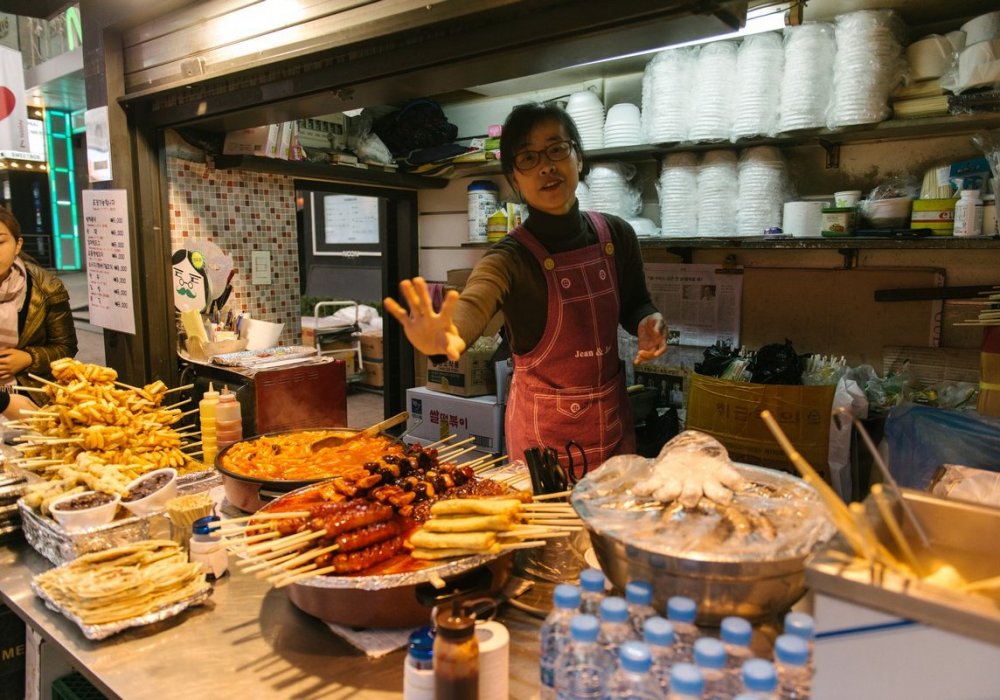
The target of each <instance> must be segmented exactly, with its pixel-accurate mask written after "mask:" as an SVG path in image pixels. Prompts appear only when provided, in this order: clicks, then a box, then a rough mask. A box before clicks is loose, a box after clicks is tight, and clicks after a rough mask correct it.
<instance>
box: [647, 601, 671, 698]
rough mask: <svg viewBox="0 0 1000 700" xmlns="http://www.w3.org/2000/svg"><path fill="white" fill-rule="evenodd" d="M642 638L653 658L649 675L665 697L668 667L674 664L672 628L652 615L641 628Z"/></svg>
mask: <svg viewBox="0 0 1000 700" xmlns="http://www.w3.org/2000/svg"><path fill="white" fill-rule="evenodd" d="M642 638H643V640H644V641H645V642H646V646H648V647H649V653H650V655H651V656H652V657H653V663H652V669H651V673H652V674H653V677H654V678H655V679H656V682H657V683H659V684H660V690H662V691H663V694H664V695H666V693H667V691H668V690H669V689H670V667H671V666H673V664H674V628H673V625H671V624H670V622H669V621H668V620H667V619H666V618H665V617H660V616H659V615H654V616H653V617H650V618H647V619H646V622H645V624H643V626H642Z"/></svg>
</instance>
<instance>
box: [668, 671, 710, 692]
mask: <svg viewBox="0 0 1000 700" xmlns="http://www.w3.org/2000/svg"><path fill="white" fill-rule="evenodd" d="M704 690H705V680H704V679H703V678H702V677H701V671H699V670H698V667H697V666H695V665H694V664H689V663H684V662H681V663H679V664H674V667H673V668H672V669H670V692H669V693H668V694H667V700H702V693H703V692H704Z"/></svg>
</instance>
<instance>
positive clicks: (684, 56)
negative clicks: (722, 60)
mask: <svg viewBox="0 0 1000 700" xmlns="http://www.w3.org/2000/svg"><path fill="white" fill-rule="evenodd" d="M697 57H698V47H684V48H679V49H670V50H667V51H661V52H659V53H658V54H656V55H655V56H654V57H653V59H652V60H651V61H650V62H649V63H648V64H646V70H645V72H644V73H643V76H642V133H643V136H644V137H645V139H644V140H645V142H646V143H676V142H678V141H686V140H687V138H688V124H689V121H690V110H691V85H692V82H693V80H694V69H695V63H696V60H697Z"/></svg>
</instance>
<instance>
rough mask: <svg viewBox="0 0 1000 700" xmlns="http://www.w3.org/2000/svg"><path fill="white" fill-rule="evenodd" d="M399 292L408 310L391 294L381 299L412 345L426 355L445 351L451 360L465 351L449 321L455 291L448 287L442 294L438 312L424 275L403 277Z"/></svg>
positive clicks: (441, 353)
mask: <svg viewBox="0 0 1000 700" xmlns="http://www.w3.org/2000/svg"><path fill="white" fill-rule="evenodd" d="M399 293H400V295H401V296H402V297H403V300H404V301H405V302H406V305H407V306H408V307H409V309H410V311H409V313H407V311H406V309H404V308H403V307H402V306H400V304H399V303H398V302H397V301H396V300H395V299H393V298H392V297H386V298H385V299H384V300H383V302H382V303H383V304H384V305H385V310H386V311H388V312H389V313H390V314H392V315H393V317H394V318H395V319H396V320H397V321H399V323H400V325H402V326H403V330H404V331H405V332H406V337H407V339H408V340H409V341H410V343H411V344H412V345H413V347H415V348H416V349H417V350H419V351H420V352H422V353H424V354H425V355H447V356H448V359H449V360H451V361H453V362H454V361H456V360H458V358H459V357H460V356H461V354H462V353H463V352H465V341H464V340H462V337H461V336H460V335H459V334H458V328H456V327H455V324H454V323H453V322H452V315H453V313H454V309H455V304H456V303H457V302H458V292H456V291H455V290H451V291H450V292H448V293H447V294H446V295H445V297H444V303H443V304H441V311H440V312H436V311H434V306H433V304H432V302H431V295H430V292H429V291H428V290H427V282H425V281H424V279H423V277H414V278H413V279H412V280H403V281H402V282H400V283H399Z"/></svg>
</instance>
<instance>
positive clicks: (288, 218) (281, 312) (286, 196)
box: [167, 158, 301, 345]
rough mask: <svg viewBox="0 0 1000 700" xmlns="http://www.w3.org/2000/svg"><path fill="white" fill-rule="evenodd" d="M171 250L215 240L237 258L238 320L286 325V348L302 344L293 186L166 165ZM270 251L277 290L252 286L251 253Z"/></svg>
mask: <svg viewBox="0 0 1000 700" xmlns="http://www.w3.org/2000/svg"><path fill="white" fill-rule="evenodd" d="M167 184H168V192H169V202H170V242H171V247H172V249H173V250H178V249H179V248H182V247H184V246H185V245H186V243H185V241H186V239H191V238H193V239H201V240H204V239H208V240H210V241H212V242H213V243H215V244H216V245H218V246H219V247H220V248H221V249H222V250H223V252H225V253H228V254H230V255H232V257H233V267H234V268H235V269H236V270H237V273H236V276H235V277H234V278H233V293H232V295H231V296H230V298H229V303H228V304H227V308H229V309H232V310H233V312H234V314H235V313H238V312H240V311H243V312H249V313H250V314H251V315H252V316H253V317H254V318H259V319H262V320H265V321H273V322H275V323H284V324H285V328H284V330H283V331H282V334H281V340H280V343H281V344H282V345H295V344H298V343H299V342H300V338H301V322H300V315H301V312H300V308H299V260H298V235H297V230H296V222H295V190H294V188H293V185H292V179H291V178H289V177H282V176H278V175H269V174H261V173H251V172H245V171H241V170H214V169H213V168H211V167H210V166H208V165H206V164H204V163H194V162H191V161H187V160H180V159H178V158H168V159H167ZM253 250H269V251H271V273H272V274H271V283H270V284H267V285H263V284H261V285H255V284H252V283H251V274H250V272H251V271H250V253H251V251H253Z"/></svg>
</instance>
